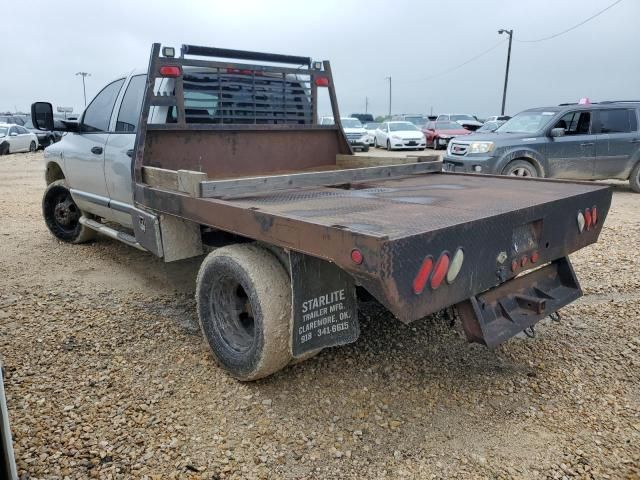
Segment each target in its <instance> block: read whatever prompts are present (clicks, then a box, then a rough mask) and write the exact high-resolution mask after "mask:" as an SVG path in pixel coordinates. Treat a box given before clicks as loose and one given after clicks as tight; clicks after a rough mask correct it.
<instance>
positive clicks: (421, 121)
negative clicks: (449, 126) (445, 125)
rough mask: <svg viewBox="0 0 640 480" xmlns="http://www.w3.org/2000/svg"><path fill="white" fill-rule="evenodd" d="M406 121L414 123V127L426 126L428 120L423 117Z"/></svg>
mask: <svg viewBox="0 0 640 480" xmlns="http://www.w3.org/2000/svg"><path fill="white" fill-rule="evenodd" d="M405 120H406V121H407V122H411V123H413V124H414V125H424V124H425V123H426V120H425V119H424V118H422V117H406V118H405Z"/></svg>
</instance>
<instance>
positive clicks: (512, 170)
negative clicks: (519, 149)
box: [502, 160, 539, 178]
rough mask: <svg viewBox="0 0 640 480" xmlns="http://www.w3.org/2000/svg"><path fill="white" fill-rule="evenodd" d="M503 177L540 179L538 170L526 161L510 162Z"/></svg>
mask: <svg viewBox="0 0 640 480" xmlns="http://www.w3.org/2000/svg"><path fill="white" fill-rule="evenodd" d="M502 175H509V176H512V177H532V178H535V177H538V176H539V175H538V170H536V167H534V166H533V165H532V164H531V163H529V162H527V161H526V160H514V161H513V162H510V163H509V164H508V165H507V166H506V167H504V170H502Z"/></svg>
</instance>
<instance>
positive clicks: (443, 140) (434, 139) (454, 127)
mask: <svg viewBox="0 0 640 480" xmlns="http://www.w3.org/2000/svg"><path fill="white" fill-rule="evenodd" d="M422 133H424V136H425V137H426V139H427V147H431V148H433V149H434V150H438V149H439V148H441V147H442V148H446V146H447V145H448V144H449V140H451V139H452V138H453V137H457V136H459V135H469V134H470V133H471V131H469V130H467V129H466V128H462V126H461V125H460V124H459V123H458V122H447V121H441V122H427V124H426V125H425V127H424V128H423V129H422Z"/></svg>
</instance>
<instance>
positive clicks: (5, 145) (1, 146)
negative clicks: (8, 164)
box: [0, 142, 9, 155]
mask: <svg viewBox="0 0 640 480" xmlns="http://www.w3.org/2000/svg"><path fill="white" fill-rule="evenodd" d="M8 154H9V142H2V143H0V155H8Z"/></svg>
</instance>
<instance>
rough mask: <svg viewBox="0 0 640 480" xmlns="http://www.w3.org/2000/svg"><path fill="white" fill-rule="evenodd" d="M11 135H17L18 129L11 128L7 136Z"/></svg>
mask: <svg viewBox="0 0 640 480" xmlns="http://www.w3.org/2000/svg"><path fill="white" fill-rule="evenodd" d="M12 133H14V134H16V135H17V134H18V127H11V128H10V129H9V135H11V134H12Z"/></svg>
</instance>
